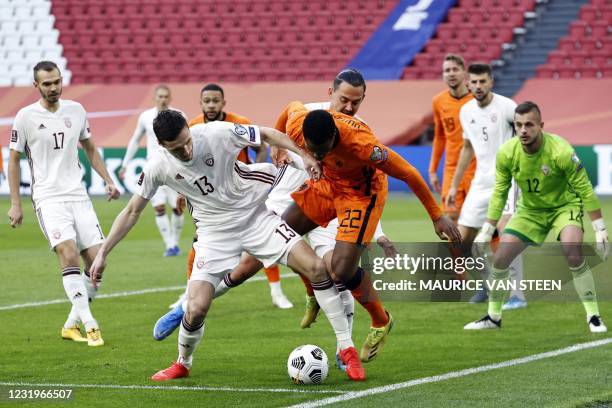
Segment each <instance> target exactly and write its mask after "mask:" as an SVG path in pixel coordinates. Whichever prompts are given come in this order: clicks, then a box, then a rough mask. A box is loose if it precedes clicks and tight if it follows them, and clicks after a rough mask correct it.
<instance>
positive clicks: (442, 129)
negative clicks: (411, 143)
mask: <svg viewBox="0 0 612 408" xmlns="http://www.w3.org/2000/svg"><path fill="white" fill-rule="evenodd" d="M473 98H474V96H473V95H472V94H471V93H469V92H468V93H467V94H466V95H464V96H463V97H462V98H455V97H454V96H452V95H451V93H450V91H449V90H445V91H443V92H440V93H439V94H437V95H436V96H435V97H434V98H433V116H434V141H433V148H432V152H431V160H430V162H429V172H430V173H435V172H436V171H437V170H438V165H439V164H440V160H441V159H442V154H443V153H444V151H445V150H446V159H445V163H444V177H443V183H442V196H443V197H444V196H446V194H447V193H448V190H449V189H450V185H451V182H452V180H453V176H454V175H455V170H456V168H457V162H458V161H459V155H460V153H461V148H462V147H463V129H462V128H461V123H460V122H459V111H460V110H461V107H462V106H463V105H465V104H466V103H467V102H469V101H470V100H472V99H473ZM475 171H476V159H473V160H472V162H471V163H470V165H469V167H468V168H467V170H466V172H465V175H464V176H463V180H462V182H461V185H460V189H463V190H466V191H467V190H468V189H469V186H470V183H471V181H472V178H474V172H475Z"/></svg>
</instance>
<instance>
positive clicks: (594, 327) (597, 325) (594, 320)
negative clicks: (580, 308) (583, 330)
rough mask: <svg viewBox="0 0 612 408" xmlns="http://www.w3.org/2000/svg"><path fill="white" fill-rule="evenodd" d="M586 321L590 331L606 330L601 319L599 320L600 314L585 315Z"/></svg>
mask: <svg viewBox="0 0 612 408" xmlns="http://www.w3.org/2000/svg"><path fill="white" fill-rule="evenodd" d="M587 322H588V323H589V330H590V331H591V333H605V332H607V331H608V328H607V327H606V325H605V324H604V322H603V320H601V316H597V315H593V316H591V317H587Z"/></svg>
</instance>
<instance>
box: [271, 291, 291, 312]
mask: <svg viewBox="0 0 612 408" xmlns="http://www.w3.org/2000/svg"><path fill="white" fill-rule="evenodd" d="M271 296H272V304H273V305H274V306H276V307H278V308H279V309H291V308H292V307H293V303H291V302H290V301H289V299H287V296H285V294H283V293H280V294H274V295H271Z"/></svg>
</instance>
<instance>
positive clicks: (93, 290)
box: [83, 271, 102, 302]
mask: <svg viewBox="0 0 612 408" xmlns="http://www.w3.org/2000/svg"><path fill="white" fill-rule="evenodd" d="M83 283H85V288H86V289H87V297H88V298H89V299H88V300H89V301H90V302H92V301H93V300H94V299H95V298H96V295H97V294H98V290H99V289H100V285H102V277H98V282H97V284H98V287H94V285H93V283H91V277H90V275H89V272H88V271H83Z"/></svg>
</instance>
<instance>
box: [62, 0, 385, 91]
mask: <svg viewBox="0 0 612 408" xmlns="http://www.w3.org/2000/svg"><path fill="white" fill-rule="evenodd" d="M396 4H397V0H374V1H371V0H367V1H366V0H326V1H323V0H315V1H295V2H292V1H284V0H231V1H221V0H213V1H210V0H208V1H202V0H200V1H191V0H178V1H175V2H163V1H161V0H151V1H148V0H147V1H145V0H127V1H124V0H109V1H105V2H100V1H97V0H78V1H77V0H56V1H54V2H53V7H52V11H53V14H54V15H55V18H56V26H57V28H58V29H59V30H60V33H61V35H60V42H61V43H62V45H63V47H64V50H65V51H64V53H65V56H66V58H67V59H68V66H69V68H70V69H71V70H72V72H73V82H74V83H85V82H88V83H89V82H94V83H95V82H106V81H110V82H113V83H117V82H129V83H139V82H152V81H153V82H157V81H160V80H161V81H180V82H183V81H207V80H218V81H254V80H258V81H265V80H273V81H282V80H288V81H293V80H317V79H325V78H330V77H333V76H334V75H335V74H336V73H337V72H338V71H339V70H340V69H341V68H342V67H343V66H344V65H345V64H346V62H347V61H349V60H350V59H351V58H352V56H353V55H354V54H356V52H357V51H358V50H359V49H360V48H361V47H362V46H363V44H364V43H365V42H366V40H367V39H368V38H369V36H370V35H371V34H372V32H373V31H374V30H375V29H376V28H377V26H378V25H379V24H380V23H381V22H382V21H383V20H384V19H385V18H386V17H387V15H388V14H389V12H390V11H391V10H392V9H393V8H394V7H395V5H396Z"/></svg>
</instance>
